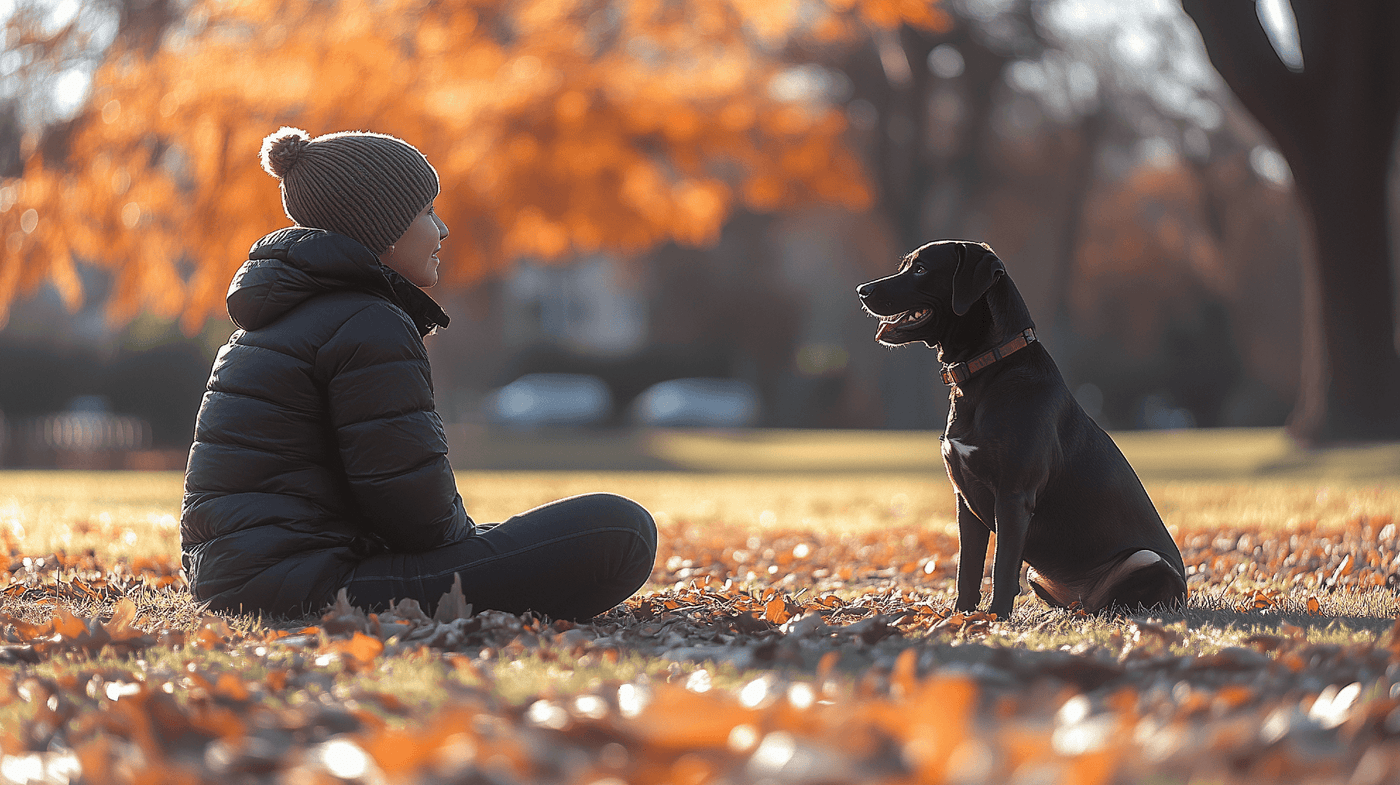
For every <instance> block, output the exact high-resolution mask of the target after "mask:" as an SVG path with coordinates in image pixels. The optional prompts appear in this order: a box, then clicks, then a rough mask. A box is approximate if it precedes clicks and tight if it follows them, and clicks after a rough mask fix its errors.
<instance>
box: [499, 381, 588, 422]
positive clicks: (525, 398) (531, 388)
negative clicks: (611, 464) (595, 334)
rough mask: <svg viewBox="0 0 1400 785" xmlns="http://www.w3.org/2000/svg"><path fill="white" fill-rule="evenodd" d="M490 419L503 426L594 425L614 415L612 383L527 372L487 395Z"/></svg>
mask: <svg viewBox="0 0 1400 785" xmlns="http://www.w3.org/2000/svg"><path fill="white" fill-rule="evenodd" d="M484 408H485V411H484V412H483V413H484V414H485V415H486V417H487V419H489V420H491V421H492V422H496V423H500V424H503V425H510V426H513V427H519V428H533V427H537V426H542V425H594V424H597V423H601V422H603V421H604V420H606V419H608V417H609V416H610V415H611V414H612V410H613V399H612V392H611V391H610V390H609V389H608V385H607V384H605V383H604V382H603V380H602V379H599V378H598V377H597V376H592V375H589V374H581V373H527V374H525V375H524V376H521V377H520V378H518V379H516V380H515V381H513V382H511V383H510V384H507V385H506V386H504V387H502V388H500V389H498V390H496V391H495V392H493V393H491V394H490V395H489V396H487V398H486V401H485V407H484Z"/></svg>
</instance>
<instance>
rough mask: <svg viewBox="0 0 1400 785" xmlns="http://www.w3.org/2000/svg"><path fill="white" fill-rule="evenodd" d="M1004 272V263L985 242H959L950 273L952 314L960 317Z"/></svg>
mask: <svg viewBox="0 0 1400 785" xmlns="http://www.w3.org/2000/svg"><path fill="white" fill-rule="evenodd" d="M1005 274H1006V265H1004V264H1002V263H1001V259H999V258H997V255H996V254H994V253H992V249H991V246H989V245H987V244H986V243H959V244H958V268H957V270H955V271H954V272H953V313H955V314H957V315H958V316H962V315H963V314H965V313H967V312H968V310H969V309H970V308H972V304H973V303H975V302H977V301H978V300H980V299H982V296H983V295H985V294H986V293H987V290H988V289H990V288H992V284H994V283H996V282H997V279H998V278H1001V277H1002V276H1003V275H1005Z"/></svg>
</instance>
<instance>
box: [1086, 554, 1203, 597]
mask: <svg viewBox="0 0 1400 785" xmlns="http://www.w3.org/2000/svg"><path fill="white" fill-rule="evenodd" d="M1087 600H1088V601H1087V602H1085V603H1084V605H1085V609H1086V610H1088V611H1090V612H1096V611H1100V610H1104V609H1107V608H1113V607H1117V608H1122V609H1125V610H1134V609H1136V608H1158V607H1165V608H1173V609H1175V608H1180V607H1181V606H1183V605H1185V604H1186V579H1185V578H1183V577H1182V576H1181V575H1180V574H1179V573H1177V571H1176V568H1174V567H1172V565H1171V564H1170V563H1169V562H1167V560H1166V559H1163V558H1162V556H1161V554H1158V553H1156V552H1155V551H1148V550H1141V551H1137V552H1135V553H1133V554H1132V555H1131V556H1129V557H1128V558H1126V559H1124V560H1123V561H1121V562H1119V563H1118V564H1117V565H1116V566H1115V567H1114V568H1113V569H1111V570H1109V571H1108V574H1107V575H1105V576H1104V577H1103V580H1102V581H1101V582H1100V583H1099V585H1098V586H1097V587H1095V589H1094V590H1093V591H1092V592H1090V593H1089V597H1088V598H1087Z"/></svg>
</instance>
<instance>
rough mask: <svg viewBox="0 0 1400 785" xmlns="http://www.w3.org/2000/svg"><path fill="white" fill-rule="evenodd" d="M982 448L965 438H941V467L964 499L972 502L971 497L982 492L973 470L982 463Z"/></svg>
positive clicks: (980, 483) (975, 472) (980, 484)
mask: <svg viewBox="0 0 1400 785" xmlns="http://www.w3.org/2000/svg"><path fill="white" fill-rule="evenodd" d="M981 451H982V448H981V447H980V446H979V445H977V444H975V443H973V442H972V441H971V440H969V439H968V438H967V437H966V436H961V437H958V436H951V435H948V436H944V437H943V465H944V466H945V467H947V469H948V479H949V480H951V481H952V483H953V487H954V488H955V489H956V490H957V491H958V493H959V494H961V495H962V497H963V498H964V499H967V500H969V501H971V500H972V495H973V494H976V493H977V492H979V491H981V490H983V485H984V484H983V483H982V482H981V481H979V480H978V477H977V471H976V469H975V468H974V467H975V466H976V465H978V464H979V463H981V462H982V460H981V459H982V456H981V454H980V453H981Z"/></svg>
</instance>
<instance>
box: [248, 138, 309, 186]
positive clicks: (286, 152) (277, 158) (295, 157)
mask: <svg viewBox="0 0 1400 785" xmlns="http://www.w3.org/2000/svg"><path fill="white" fill-rule="evenodd" d="M308 144H311V139H310V138H309V137H308V136H307V135H306V132H305V131H303V130H301V129H300V128H292V127H291V126H289V125H284V126H282V127H281V128H278V129H277V130H276V131H274V132H272V133H270V134H268V135H267V138H266V139H263V143H262V151H261V153H260V157H261V158H262V167H263V169H264V170H266V171H267V173H268V174H270V175H272V176H273V177H276V178H277V179H279V180H280V179H282V178H283V177H286V176H287V173H288V172H290V171H292V167H294V166H296V165H297V163H298V162H300V161H301V154H302V152H303V151H304V150H306V146H307V145H308Z"/></svg>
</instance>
